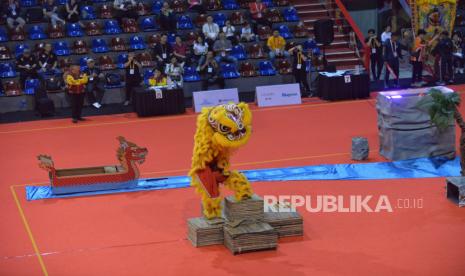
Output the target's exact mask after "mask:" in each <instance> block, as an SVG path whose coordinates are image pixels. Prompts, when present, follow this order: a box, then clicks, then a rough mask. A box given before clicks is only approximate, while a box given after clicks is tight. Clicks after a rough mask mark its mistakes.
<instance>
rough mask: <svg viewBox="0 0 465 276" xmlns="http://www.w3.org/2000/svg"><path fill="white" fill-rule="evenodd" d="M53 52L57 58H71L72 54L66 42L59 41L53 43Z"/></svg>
mask: <svg viewBox="0 0 465 276" xmlns="http://www.w3.org/2000/svg"><path fill="white" fill-rule="evenodd" d="M53 52H54V53H55V55H57V56H69V55H70V53H71V51H70V50H69V46H68V43H67V42H66V41H58V42H55V43H53Z"/></svg>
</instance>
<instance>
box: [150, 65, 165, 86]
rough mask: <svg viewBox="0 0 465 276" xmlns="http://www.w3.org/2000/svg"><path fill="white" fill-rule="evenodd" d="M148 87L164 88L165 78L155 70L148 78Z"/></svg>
mask: <svg viewBox="0 0 465 276" xmlns="http://www.w3.org/2000/svg"><path fill="white" fill-rule="evenodd" d="M149 85H150V86H166V77H165V76H163V74H162V73H161V71H160V70H158V69H155V70H154V71H153V76H151V77H150V78H149Z"/></svg>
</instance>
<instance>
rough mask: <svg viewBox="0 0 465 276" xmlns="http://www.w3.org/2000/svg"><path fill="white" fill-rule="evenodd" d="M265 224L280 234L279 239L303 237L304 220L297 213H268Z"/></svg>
mask: <svg viewBox="0 0 465 276" xmlns="http://www.w3.org/2000/svg"><path fill="white" fill-rule="evenodd" d="M264 222H266V223H268V224H270V225H271V227H273V228H274V229H275V230H276V231H277V232H278V237H280V238H281V237H291V236H302V235H303V234H304V226H303V219H302V216H300V214H299V213H297V212H266V213H265V219H264Z"/></svg>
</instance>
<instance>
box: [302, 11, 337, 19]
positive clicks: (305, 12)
mask: <svg viewBox="0 0 465 276" xmlns="http://www.w3.org/2000/svg"><path fill="white" fill-rule="evenodd" d="M330 12H331V10H302V11H301V10H299V11H298V14H299V16H300V17H305V16H312V17H313V16H317V15H328V14H329V13H330Z"/></svg>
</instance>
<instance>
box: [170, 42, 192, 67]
mask: <svg viewBox="0 0 465 276" xmlns="http://www.w3.org/2000/svg"><path fill="white" fill-rule="evenodd" d="M173 55H174V56H175V57H176V58H177V59H178V60H179V62H181V63H182V64H184V63H186V62H189V52H188V49H187V45H186V43H184V42H183V41H182V38H181V37H180V36H176V41H175V43H174V45H173Z"/></svg>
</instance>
